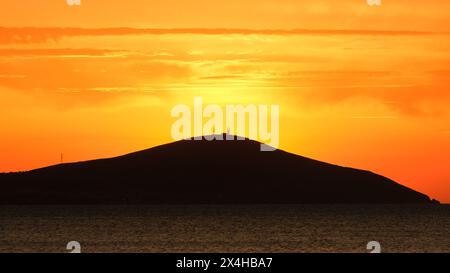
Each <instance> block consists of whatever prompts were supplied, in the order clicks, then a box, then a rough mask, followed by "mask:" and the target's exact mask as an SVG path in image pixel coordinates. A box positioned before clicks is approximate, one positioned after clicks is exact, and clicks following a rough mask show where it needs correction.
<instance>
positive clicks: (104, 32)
mask: <svg viewBox="0 0 450 273" xmlns="http://www.w3.org/2000/svg"><path fill="white" fill-rule="evenodd" d="M168 34H171V35H174V34H198V35H377V36H380V35H382V36H386V35H388V36H397V35H433V34H439V33H434V32H423V31H403V30H389V31H387V30H357V29H356V30H345V29H238V28H35V27H24V28H5V27H0V43H2V44H14V43H44V42H47V41H50V40H59V39H61V38H63V37H73V36H118V35H168ZM441 34H442V33H441Z"/></svg>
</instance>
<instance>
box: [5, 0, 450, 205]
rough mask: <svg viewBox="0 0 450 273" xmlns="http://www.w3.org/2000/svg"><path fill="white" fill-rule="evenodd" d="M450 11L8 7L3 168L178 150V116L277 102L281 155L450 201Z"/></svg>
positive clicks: (100, 1)
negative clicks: (178, 111) (364, 173)
mask: <svg viewBox="0 0 450 273" xmlns="http://www.w3.org/2000/svg"><path fill="white" fill-rule="evenodd" d="M449 33H450V2H449V1H446V0H431V1H430V0H429V1H406V0H391V1H389V0H384V1H383V5H382V6H381V7H369V6H368V5H367V3H366V1H365V0H348V1H345V0H343V1H331V0H329V1H325V0H307V1H298V0H295V1H294V0H283V1H280V0H248V1H242V0H239V1H237V0H228V1H195V0H192V1H184V0H170V1H148V0H145V1H144V0H128V1H113V0H109V1H107V0H82V5H81V6H80V7H69V6H68V5H67V4H66V2H65V0H10V1H2V3H1V7H0V124H1V126H0V171H15V170H26V169H32V168H36V167H40V166H45V165H49V164H54V163H58V162H59V159H60V154H61V153H64V157H65V160H66V161H78V160H85V159H92V158H99V157H109V156H114V155H120V154H122V153H126V152H130V151H134V150H139V149H144V148H148V147H150V146H155V145H158V144H161V143H166V142H170V141H171V136H170V127H171V125H172V122H173V121H174V120H173V119H172V118H171V117H170V109H171V108H172V107H173V106H174V105H175V104H177V103H184V104H189V105H192V102H193V97H194V96H203V97H204V100H205V103H207V102H211V103H219V104H225V103H232V104H237V103H252V104H257V103H262V104H279V105H280V107H281V109H280V111H281V112H280V115H281V121H280V122H281V123H280V126H281V132H280V140H281V142H280V145H281V148H282V149H285V150H287V151H291V152H294V153H297V154H301V155H304V156H308V157H312V158H315V159H319V160H323V161H327V162H331V163H336V164H340V165H345V166H352V167H357V168H363V169H370V170H372V171H374V172H378V173H380V174H382V175H385V176H388V177H390V178H392V179H394V180H396V181H398V182H400V183H402V184H405V185H407V186H409V187H412V188H414V189H417V190H419V191H422V192H424V193H426V194H428V195H430V196H431V197H433V198H437V199H439V200H441V201H445V202H450V168H449V166H450V110H449V109H450V107H449V105H450V92H449V91H450V90H449V89H450V69H449V67H450V35H449Z"/></svg>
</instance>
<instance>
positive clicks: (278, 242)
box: [0, 205, 450, 252]
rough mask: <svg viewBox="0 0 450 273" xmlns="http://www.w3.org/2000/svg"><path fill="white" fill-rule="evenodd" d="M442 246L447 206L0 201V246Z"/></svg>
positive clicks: (449, 242) (448, 247) (445, 246)
mask: <svg viewBox="0 0 450 273" xmlns="http://www.w3.org/2000/svg"><path fill="white" fill-rule="evenodd" d="M69 241H79V242H80V243H81V247H82V252H368V251H367V250H366V246H367V243H368V242H369V241H378V242H380V244H381V247H382V251H383V252H450V206H327V205H320V206H315V205H299V206H263V205H261V206H127V207H120V206H64V207H51V206H34V207H29V206H25V207H9V206H8V207H0V252H68V251H67V250H66V245H67V243H68V242H69Z"/></svg>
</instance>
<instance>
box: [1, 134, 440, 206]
mask: <svg viewBox="0 0 450 273" xmlns="http://www.w3.org/2000/svg"><path fill="white" fill-rule="evenodd" d="M260 144H261V143H259V142H257V141H252V140H248V139H246V140H239V141H238V140H235V141H218V140H214V141H207V140H196V141H194V140H182V141H178V142H174V143H170V144H166V145H161V146H158V147H155V148H151V149H148V150H144V151H139V152H135V153H131V154H127V155H123V156H119V157H115V158H109V159H99V160H92V161H85V162H78V163H68V164H59V165H55V166H50V167H46V168H41V169H36V170H32V171H28V172H20V173H5V174H0V187H1V190H0V204H4V205H5V204H9V205H11V204H416V203H422V204H427V203H434V202H435V201H434V200H433V201H432V200H430V198H429V197H428V196H426V195H424V194H422V193H419V192H417V191H414V190H412V189H410V188H407V187H405V186H402V185H400V184H398V183H396V182H394V181H392V180H390V179H388V178H385V177H383V176H380V175H377V174H374V173H372V172H369V171H363V170H357V169H353V168H345V167H340V166H336V165H332V164H328V163H324V162H320V161H316V160H312V159H309V158H305V157H302V156H298V155H295V154H291V153H287V152H284V151H281V150H277V151H274V152H261V151H260Z"/></svg>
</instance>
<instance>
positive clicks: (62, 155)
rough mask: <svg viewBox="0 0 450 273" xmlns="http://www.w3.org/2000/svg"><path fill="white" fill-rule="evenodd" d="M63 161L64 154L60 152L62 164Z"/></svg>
mask: <svg viewBox="0 0 450 273" xmlns="http://www.w3.org/2000/svg"><path fill="white" fill-rule="evenodd" d="M63 162H64V154H63V153H61V164H63Z"/></svg>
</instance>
